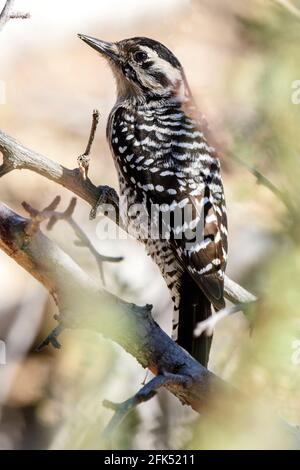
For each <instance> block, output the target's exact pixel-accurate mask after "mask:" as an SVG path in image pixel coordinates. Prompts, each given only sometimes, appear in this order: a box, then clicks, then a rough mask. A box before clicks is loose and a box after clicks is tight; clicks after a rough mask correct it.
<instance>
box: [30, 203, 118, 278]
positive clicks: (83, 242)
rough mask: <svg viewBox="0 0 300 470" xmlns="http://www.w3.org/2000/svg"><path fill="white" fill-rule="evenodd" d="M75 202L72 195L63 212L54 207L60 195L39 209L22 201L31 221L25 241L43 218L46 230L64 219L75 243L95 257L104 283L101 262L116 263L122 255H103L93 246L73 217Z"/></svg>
mask: <svg viewBox="0 0 300 470" xmlns="http://www.w3.org/2000/svg"><path fill="white" fill-rule="evenodd" d="M76 202H77V199H76V197H73V198H72V199H71V201H70V203H69V205H68V207H67V209H66V210H65V211H63V212H58V211H56V210H55V209H57V207H58V204H59V203H60V196H56V197H55V198H54V200H53V201H52V202H51V204H49V206H47V207H46V208H45V209H43V210H41V211H38V210H37V209H34V208H33V207H31V205H30V204H28V203H27V202H25V201H24V202H23V203H22V206H23V207H24V209H25V210H26V212H28V214H29V215H30V217H31V222H30V223H29V224H28V226H27V227H26V234H27V241H28V238H30V237H31V236H32V235H33V234H34V233H36V231H37V230H38V229H39V226H40V224H41V222H43V221H44V220H48V224H47V229H48V230H52V228H53V227H54V225H55V224H56V222H58V221H59V220H64V221H65V222H67V223H68V224H69V225H70V226H71V227H72V229H73V230H74V232H75V234H76V236H77V237H78V240H79V243H77V245H79V246H82V247H86V248H88V249H89V251H90V252H91V254H92V255H93V257H94V258H95V260H96V263H97V266H98V269H99V274H100V277H101V279H102V282H103V284H104V285H105V279H104V272H103V263H104V262H110V263H118V262H120V261H122V260H123V257H121V256H119V257H113V256H105V255H102V254H100V253H99V252H98V250H97V249H96V248H95V247H94V245H93V243H92V242H91V240H90V239H89V237H88V236H87V235H86V233H85V232H84V231H83V230H82V228H81V227H80V226H79V224H78V223H77V222H76V221H75V220H74V218H73V213H74V210H75V207H76Z"/></svg>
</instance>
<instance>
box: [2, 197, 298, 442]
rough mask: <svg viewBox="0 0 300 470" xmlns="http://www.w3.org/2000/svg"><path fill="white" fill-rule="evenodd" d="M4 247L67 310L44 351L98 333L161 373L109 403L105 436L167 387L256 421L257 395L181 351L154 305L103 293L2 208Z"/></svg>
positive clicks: (195, 403) (208, 407) (190, 401)
mask: <svg viewBox="0 0 300 470" xmlns="http://www.w3.org/2000/svg"><path fill="white" fill-rule="evenodd" d="M28 234H30V236H28ZM0 249H2V250H4V252H6V253H7V254H8V255H9V256H10V257H12V258H13V259H14V260H15V261H16V262H17V263H18V264H19V265H20V266H22V267H23V268H24V269H26V270H27V271H28V272H29V273H30V274H31V275H32V276H34V277H35V278H36V279H37V280H38V281H40V282H41V283H42V284H43V285H44V286H45V288H46V289H47V290H48V291H49V292H51V293H55V298H56V299H57V304H58V307H59V309H60V311H61V312H64V315H63V317H60V318H59V319H60V320H62V322H61V323H60V324H59V325H58V327H57V328H55V329H54V330H53V332H52V333H50V335H48V337H47V338H46V340H45V341H44V342H43V344H42V345H41V346H44V345H45V344H49V343H50V342H51V343H52V344H53V345H54V346H55V347H59V343H58V341H57V336H58V335H59V334H60V332H61V331H62V329H63V328H81V329H87V330H92V331H94V332H95V331H96V332H99V333H101V334H102V335H104V336H106V337H108V338H110V339H112V340H113V341H115V342H117V343H118V344H119V345H120V346H121V347H123V348H124V349H125V350H126V351H127V352H129V353H130V354H131V355H133V356H134V357H135V358H136V359H137V360H138V362H139V363H140V364H141V365H142V366H143V367H147V368H149V369H150V370H151V371H152V372H153V373H154V375H156V377H155V378H154V379H152V380H151V381H150V382H149V383H148V384H146V385H145V386H144V387H142V389H141V390H140V391H139V392H137V394H135V395H134V396H133V397H132V398H130V399H128V400H126V401H125V402H123V403H121V404H119V405H116V404H112V403H111V402H105V404H106V405H108V406H110V407H111V408H113V409H114V411H115V414H114V416H113V417H112V420H111V421H110V423H109V425H108V427H107V428H106V435H111V433H112V432H113V431H114V429H115V427H116V426H117V425H118V424H119V423H120V422H121V420H122V419H123V418H124V417H125V416H126V415H127V414H128V413H129V412H130V411H131V410H132V409H133V408H134V407H135V406H137V405H138V404H140V403H142V402H143V401H146V400H148V399H150V398H151V397H152V396H153V395H154V394H155V393H156V391H157V390H158V389H159V388H160V387H162V386H163V387H165V388H166V389H167V390H169V391H170V392H171V393H172V394H173V395H175V396H176V397H177V398H178V399H179V400H180V401H181V403H182V404H186V405H189V406H191V407H192V408H193V409H194V410H195V411H197V412H201V413H205V414H207V413H210V412H213V414H215V413H217V414H219V416H222V415H224V410H226V409H227V410H228V409H230V410H231V411H230V413H231V414H233V413H234V414H236V415H238V416H239V415H240V413H241V412H243V415H244V412H245V409H246V410H249V414H250V416H253V414H254V413H255V411H256V405H255V401H253V400H252V397H250V399H249V398H248V397H245V396H244V395H242V394H241V393H239V392H238V391H237V390H236V389H234V388H233V387H231V386H229V385H228V384H227V383H226V382H224V381H223V380H221V379H220V378H218V377H217V376H216V375H214V374H213V373H212V372H210V371H208V370H207V369H205V368H204V367H203V366H202V365H201V364H200V363H198V362H197V361H196V360H195V359H194V358H192V357H191V356H190V355H189V354H188V353H187V352H186V351H185V350H184V349H182V348H181V347H180V346H178V345H177V344H176V343H175V342H174V341H173V340H172V339H171V338H170V337H169V336H168V335H167V334H166V333H165V332H164V331H163V330H162V329H161V328H160V327H159V326H158V325H157V323H156V322H155V321H154V320H153V318H152V316H151V306H149V305H146V306H144V307H139V306H136V305H134V304H129V303H127V302H124V301H123V300H121V299H119V298H117V297H115V296H114V295H112V294H110V293H108V292H107V291H104V290H103V291H99V289H98V286H97V283H96V282H95V281H94V280H93V279H92V278H90V277H89V276H88V275H87V274H86V273H85V272H84V271H83V270H82V269H81V268H80V267H79V266H78V265H77V264H76V263H75V262H74V261H73V260H72V259H71V258H70V257H69V256H68V255H67V254H66V253H65V252H64V251H63V250H61V249H60V248H59V247H58V246H57V245H56V244H55V243H53V242H52V241H51V240H49V239H48V238H47V237H46V236H45V235H44V234H43V233H42V232H41V231H40V229H39V228H36V229H35V230H32V220H31V219H26V218H24V217H21V216H20V215H18V214H16V213H15V212H13V211H12V210H11V209H9V208H8V207H7V206H5V205H4V204H1V203H0ZM99 305H101V307H100V308H99ZM249 408H250V409H249ZM278 426H280V429H281V432H282V436H283V438H284V439H285V442H289V444H288V445H289V446H290V448H299V446H300V444H299V442H300V439H299V433H298V432H297V431H296V430H295V428H294V427H292V426H290V425H288V424H287V423H283V422H281V421H280V420H279V421H278Z"/></svg>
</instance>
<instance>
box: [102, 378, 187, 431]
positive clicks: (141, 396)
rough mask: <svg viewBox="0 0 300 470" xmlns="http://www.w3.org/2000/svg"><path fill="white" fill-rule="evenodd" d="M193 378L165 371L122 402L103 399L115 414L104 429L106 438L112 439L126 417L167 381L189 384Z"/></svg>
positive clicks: (183, 384)
mask: <svg viewBox="0 0 300 470" xmlns="http://www.w3.org/2000/svg"><path fill="white" fill-rule="evenodd" d="M190 380H191V378H190V377H188V376H183V375H177V374H171V373H163V374H158V375H157V376H156V377H154V378H153V379H151V380H150V381H149V382H148V383H147V384H145V385H144V386H143V387H142V388H141V389H140V390H139V391H138V392H137V393H136V394H135V395H133V397H131V398H129V399H128V400H126V401H124V402H122V403H114V402H112V401H109V400H104V401H103V406H105V407H106V408H109V409H110V410H113V411H114V415H113V417H112V418H111V420H110V421H109V423H108V425H107V426H106V428H105V429H104V432H103V437H104V438H105V439H111V438H112V436H113V434H114V432H115V430H116V428H117V427H118V426H119V425H120V424H121V422H122V421H123V420H124V418H125V417H126V416H127V415H128V414H129V413H130V412H131V411H132V410H133V409H134V408H135V407H136V406H138V405H139V404H141V403H144V402H145V401H148V400H150V399H151V398H153V397H154V395H155V394H156V393H157V390H158V389H159V388H161V387H164V386H165V385H166V384H167V383H169V384H170V383H173V384H180V385H182V386H187V385H188V382H189V381H190Z"/></svg>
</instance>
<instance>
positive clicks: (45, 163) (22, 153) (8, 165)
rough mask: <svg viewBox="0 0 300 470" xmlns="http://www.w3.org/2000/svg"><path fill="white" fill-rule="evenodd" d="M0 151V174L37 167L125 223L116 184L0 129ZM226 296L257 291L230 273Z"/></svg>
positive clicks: (241, 297) (245, 298)
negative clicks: (95, 179)
mask: <svg viewBox="0 0 300 470" xmlns="http://www.w3.org/2000/svg"><path fill="white" fill-rule="evenodd" d="M0 151H1V152H2V154H3V163H2V165H1V166H0V178H1V177H3V176H4V175H6V174H8V173H9V172H11V171H13V170H22V169H27V170H31V171H34V172H35V173H38V174H39V175H41V176H44V177H45V178H47V179H49V180H51V181H54V182H55V183H57V184H60V185H61V186H63V187H65V188H67V189H69V190H70V191H72V192H73V193H74V194H76V195H77V196H79V197H81V198H82V199H83V200H85V201H86V202H87V203H88V204H90V205H91V206H92V211H91V212H92V217H93V216H94V215H95V208H96V207H97V206H98V204H99V200H100V199H101V197H102V198H103V199H102V203H103V204H105V207H106V208H107V207H108V206H110V207H111V208H112V209H113V210H112V211H111V212H106V214H105V215H107V216H108V217H110V218H111V219H112V220H114V222H116V223H117V224H119V225H120V226H121V227H122V225H121V220H120V219H119V211H118V204H119V197H118V195H117V193H116V191H115V190H114V189H113V188H110V187H109V186H99V187H97V186H95V185H94V184H93V183H92V182H91V180H90V179H89V178H88V177H87V179H86V180H84V179H83V178H82V177H81V174H80V170H79V168H75V169H73V170H70V169H68V168H65V167H64V166H62V165H60V164H58V163H56V162H54V161H52V160H50V159H49V158H47V157H45V156H44V155H41V154H39V153H37V152H34V151H33V150H30V149H28V148H26V147H25V146H23V145H22V144H20V143H19V142H17V141H16V140H15V139H13V138H12V137H10V136H9V135H7V134H5V133H4V132H3V131H0ZM122 228H123V227H122ZM225 296H226V298H227V299H228V300H230V301H231V302H233V303H243V302H252V301H254V300H256V297H255V296H254V295H252V294H251V293H250V292H248V291H247V290H246V289H244V288H243V287H241V286H239V285H238V284H237V283H235V282H234V281H232V280H231V279H229V278H228V277H227V276H225Z"/></svg>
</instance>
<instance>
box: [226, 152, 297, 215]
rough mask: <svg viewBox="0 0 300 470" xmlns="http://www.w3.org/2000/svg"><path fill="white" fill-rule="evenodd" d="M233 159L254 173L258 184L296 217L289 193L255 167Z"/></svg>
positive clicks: (233, 156)
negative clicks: (266, 189) (273, 195)
mask: <svg viewBox="0 0 300 470" xmlns="http://www.w3.org/2000/svg"><path fill="white" fill-rule="evenodd" d="M231 158H232V159H233V160H235V161H236V162H238V163H239V164H240V165H243V166H244V167H245V168H247V170H248V171H249V172H250V173H252V175H253V176H255V178H256V181H257V184H261V185H262V186H265V187H266V188H268V189H269V190H270V191H271V192H272V193H273V194H275V196H276V197H277V198H278V199H280V201H281V202H282V203H283V204H284V205H285V207H286V208H287V209H288V211H289V212H290V214H291V215H292V216H294V215H295V213H296V210H295V207H294V206H293V204H292V202H291V200H290V198H289V195H288V194H287V192H285V191H282V190H281V189H279V188H277V186H275V184H274V183H272V181H270V180H269V179H268V178H267V177H266V176H264V175H263V174H262V173H261V172H260V171H259V170H257V169H256V168H255V167H254V166H252V165H249V164H248V163H246V162H244V161H243V160H241V159H240V158H238V157H237V156H235V155H232V156H231Z"/></svg>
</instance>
